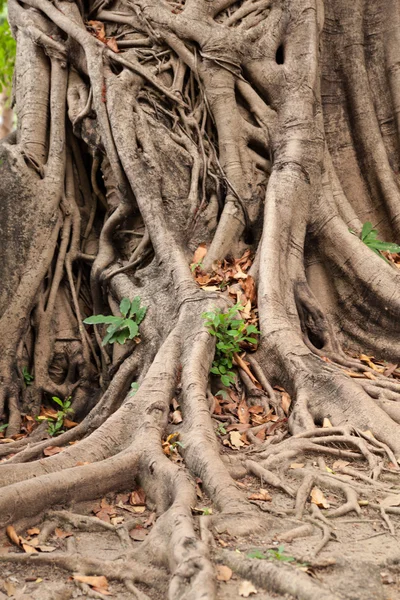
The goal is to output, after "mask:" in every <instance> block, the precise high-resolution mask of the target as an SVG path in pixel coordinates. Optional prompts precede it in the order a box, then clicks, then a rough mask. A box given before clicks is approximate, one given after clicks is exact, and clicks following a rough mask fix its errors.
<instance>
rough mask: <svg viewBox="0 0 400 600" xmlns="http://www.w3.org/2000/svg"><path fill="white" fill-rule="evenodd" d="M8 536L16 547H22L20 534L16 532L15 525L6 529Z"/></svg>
mask: <svg viewBox="0 0 400 600" xmlns="http://www.w3.org/2000/svg"><path fill="white" fill-rule="evenodd" d="M6 534H7V536H8V538H9V540H10V541H11V542H12V543H13V544H15V545H16V546H19V545H20V540H21V538H20V537H19V535H18V533H17V532H16V531H15V528H14V527H13V525H9V526H8V527H6Z"/></svg>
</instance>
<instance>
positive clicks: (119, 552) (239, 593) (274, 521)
mask: <svg viewBox="0 0 400 600" xmlns="http://www.w3.org/2000/svg"><path fill="white" fill-rule="evenodd" d="M221 442H222V440H221ZM221 451H222V452H225V453H234V452H248V450H247V449H246V448H245V447H244V448H241V449H238V450H232V449H230V448H227V447H226V446H223V445H222V444H221ZM177 459H178V460H179V458H177ZM302 460H303V462H302V463H293V464H292V465H291V467H292V468H291V469H289V473H288V477H287V479H286V481H287V483H288V484H289V483H293V484H294V483H295V481H294V478H293V481H292V482H291V481H290V479H291V478H290V471H291V470H292V472H293V471H295V470H296V469H302V468H307V467H309V468H320V466H321V465H320V466H318V465H317V461H316V458H315V456H313V455H311V454H310V455H304V456H303V459H302ZM335 460H336V459H335V458H332V459H330V458H328V460H326V463H325V468H328V469H331V470H332V471H333V470H334V468H335V464H334V463H335ZM342 462H343V461H342ZM351 464H352V467H354V468H355V469H357V470H358V471H359V472H360V473H361V474H362V473H364V474H365V473H366V466H365V463H361V462H357V461H354V462H353V461H351ZM397 478H398V474H395V473H394V472H391V471H390V469H387V470H386V472H385V473H384V474H382V475H381V477H380V481H381V482H385V483H386V484H388V485H393V483H394V482H395V481H396V479H397ZM237 484H238V486H239V487H240V488H241V489H242V490H244V491H245V493H246V494H247V496H248V498H249V499H252V497H253V498H254V497H256V496H257V495H260V494H261V496H264V498H265V500H260V501H258V504H259V506H260V507H261V506H262V508H263V509H264V511H268V516H267V521H266V526H265V529H264V530H263V531H261V532H258V533H254V534H253V535H246V536H241V535H238V534H237V532H236V531H235V526H234V525H230V526H229V527H228V529H227V530H225V531H221V532H218V531H216V530H215V529H213V528H212V527H211V529H210V530H211V532H212V543H211V545H210V546H211V547H210V554H211V557H214V558H216V563H219V564H217V566H216V575H217V580H218V581H217V590H218V591H217V598H218V599H219V600H228V599H230V600H231V599H233V598H241V597H252V598H256V599H259V600H269V599H271V600H272V598H277V599H278V598H279V599H282V598H291V596H289V595H285V596H282V595H279V594H275V593H273V592H270V591H269V590H266V589H262V588H261V587H260V586H258V585H254V584H250V582H247V583H246V580H245V579H244V578H243V577H240V576H239V575H237V574H236V573H235V572H232V571H231V570H230V569H229V568H228V567H227V566H223V562H224V561H223V558H222V559H221V556H223V554H222V553H223V552H224V551H225V552H226V551H231V552H234V553H235V554H237V555H239V553H240V555H241V556H243V557H246V558H248V559H250V560H251V561H261V560H266V561H272V562H274V563H275V564H278V565H279V564H283V563H285V565H290V568H292V569H300V570H303V571H304V572H306V573H307V574H308V575H309V576H310V577H312V578H315V579H316V580H318V581H319V582H321V583H322V584H323V585H324V586H326V587H327V589H330V590H331V591H332V592H335V593H336V594H337V595H338V597H339V598H347V599H352V600H361V599H363V600H397V599H400V568H399V567H400V565H399V563H398V562H397V563H396V561H393V563H392V564H390V559H393V557H396V556H397V557H399V534H400V515H391V516H390V522H391V523H390V526H391V528H392V532H391V531H390V530H389V526H388V524H387V523H386V522H385V521H384V520H383V519H382V518H381V516H380V514H379V512H378V513H377V511H376V510H373V509H372V508H370V507H369V505H365V506H363V502H362V499H361V501H360V504H361V511H362V512H361V515H357V514H355V513H349V514H347V515H346V516H343V517H338V518H335V519H332V521H333V523H332V526H333V529H332V534H331V539H330V540H329V542H328V543H327V544H326V546H325V547H324V548H323V549H322V551H321V552H320V553H319V554H318V557H317V558H316V559H314V560H313V559H310V558H309V557H311V556H312V555H313V552H314V551H315V549H316V547H317V546H318V545H319V544H320V542H321V538H322V532H321V531H320V530H319V529H318V528H317V527H314V528H313V529H312V532H311V535H308V536H307V537H301V538H297V539H293V540H292V541H290V540H287V539H286V540H285V541H282V540H284V539H285V532H287V531H289V530H293V529H294V528H296V526H299V525H301V523H300V522H299V521H296V519H295V518H294V516H291V515H290V509H291V508H293V504H294V501H293V499H292V498H289V497H288V496H287V495H286V494H285V493H284V492H281V491H279V490H277V489H275V488H273V487H271V486H268V485H267V484H262V485H261V490H264V491H261V492H260V481H259V479H257V478H255V477H249V476H247V477H245V478H243V479H242V480H240V481H238V483H237ZM384 496H385V493H384V494H382V493H381V492H377V494H376V502H379V501H381V500H382V498H383V497H384ZM322 502H327V503H329V507H330V509H332V508H333V509H334V508H335V507H337V506H340V505H341V504H342V503H343V500H342V498H341V497H340V495H335V494H333V493H329V494H326V496H324V498H323V500H322ZM209 506H210V503H209V501H208V499H207V497H206V496H205V494H204V493H203V492H202V490H201V482H199V483H198V507H193V509H194V514H195V515H196V514H198V516H196V517H195V518H196V520H197V522H198V530H199V532H200V529H201V527H200V522H201V520H207V519H208V520H210V519H212V516H213V514H214V511H213V509H212V508H210V507H209ZM309 507H310V504H309V503H308V508H309ZM57 510H61V511H69V515H70V516H71V513H73V514H74V515H78V514H79V515H86V516H89V517H91V519H90V523H89V525H88V527H87V531H85V528H84V527H83V528H81V527H80V528H79V529H76V528H74V527H73V526H72V525H71V522H68V517H67V519H66V521H65V522H64V525H60V518H59V516H58V517H57V519H56V520H54V518H52V515H48V516H47V518H46V519H45V520H44V521H41V522H32V523H31V524H30V525H28V524H26V523H25V526H24V528H23V529H21V528H17V529H18V534H16V532H15V530H14V532H13V530H12V529H11V530H10V529H9V530H8V535H6V533H5V532H2V534H4V535H3V536H2V538H0V557H1V556H3V557H4V555H5V554H7V553H9V552H12V553H15V552H16V543H17V544H19V545H20V549H19V552H21V553H22V552H24V551H25V552H26V551H28V554H29V556H27V562H26V563H25V564H15V563H7V562H5V563H3V564H0V600H3V599H5V598H15V599H16V600H17V599H18V600H67V599H69V598H79V597H85V596H88V597H98V598H105V597H108V596H109V597H114V598H118V599H120V600H128V599H135V598H136V595H135V594H133V593H130V592H128V591H127V590H126V589H125V588H124V586H123V585H122V584H120V583H118V582H115V581H112V580H107V579H106V578H104V577H102V578H101V579H99V578H95V577H88V578H87V580H85V579H83V580H82V581H79V571H77V572H76V573H75V574H74V575H71V573H70V572H67V571H65V570H62V569H59V568H57V567H55V566H53V565H51V564H50V565H40V564H37V562H36V561H35V558H36V557H38V556H40V555H41V556H43V554H45V553H46V554H47V555H48V556H49V558H50V555H53V556H54V557H56V556H57V555H58V556H59V555H60V554H63V555H64V554H68V553H72V554H73V555H74V556H75V558H76V557H79V556H82V557H84V556H85V557H90V558H96V559H100V560H107V561H113V560H115V561H118V558H119V557H121V556H123V555H124V553H125V552H126V545H125V546H124V543H123V541H121V536H119V535H117V534H116V530H117V529H118V527H119V526H121V525H127V527H128V530H129V532H130V538H131V539H130V543H131V544H132V546H133V547H134V548H135V547H136V548H138V547H140V544H142V543H143V540H145V538H146V536H147V534H148V533H149V531H150V530H151V527H152V526H153V523H154V520H155V515H154V513H152V512H151V510H150V509H149V508H148V507H147V506H146V498H145V497H144V494H143V492H142V491H141V490H140V489H137V490H133V491H132V492H130V493H128V492H126V493H121V494H117V495H111V496H108V497H106V498H103V499H99V501H98V502H95V503H94V502H87V503H82V504H79V505H75V506H60V507H57ZM322 512H323V513H324V512H325V513H326V514H327V515H329V510H327V511H324V510H322ZM208 513H211V514H208ZM64 514H65V513H64ZM53 516H54V514H53ZM94 519H95V520H96V521H97V522H100V523H98V525H99V527H100V530H97V531H96V529H98V528H97V527H96V524H95V522H94V521H93V520H94ZM61 521H62V519H61ZM57 523H58V526H57V527H56V525H57ZM107 526H108V527H110V530H106V527H107ZM55 527H56V528H55ZM103 527H104V531H103V530H102V528H103ZM113 527H115V528H116V529H115V531H113V530H112V529H113ZM54 528H55V529H54ZM13 533H15V534H16V535H17V536H20V537H16V538H15V539H14V543H13V541H11V539H10V537H11V538H12V537H13ZM43 534H44V535H43ZM38 536H42V537H41V538H40V537H39V542H41V544H40V550H39V552H38V553H35V552H34V550H33V548H34V547H35V546H36V547H37V546H38V545H39V542H38ZM21 538H22V539H21ZM29 546H30V547H29ZM17 551H18V550H17ZM3 560H4V558H3ZM78 563H79V558H78ZM98 575H99V576H102V573H101V572H99V573H98ZM74 577H78V579H76V578H75V579H74ZM85 581H86V582H87V583H85ZM167 586H168V578H167V577H166V578H165V585H164V582H162V581H160V582H157V584H156V585H155V586H154V587H153V588H149V587H146V586H140V585H139V586H138V588H139V589H140V588H141V589H142V591H143V592H144V593H146V594H147V595H148V597H149V598H151V599H152V600H161V599H165V598H167V596H168V591H167V589H168V588H167ZM246 594H249V596H247V595H246Z"/></svg>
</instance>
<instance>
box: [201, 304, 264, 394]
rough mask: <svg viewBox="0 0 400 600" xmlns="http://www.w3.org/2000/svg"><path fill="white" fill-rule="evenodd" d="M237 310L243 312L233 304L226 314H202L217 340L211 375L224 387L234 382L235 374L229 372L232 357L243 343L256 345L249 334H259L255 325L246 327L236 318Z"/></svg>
mask: <svg viewBox="0 0 400 600" xmlns="http://www.w3.org/2000/svg"><path fill="white" fill-rule="evenodd" d="M239 310H243V306H241V305H240V304H235V306H232V308H230V309H229V310H228V311H227V312H226V313H224V312H222V311H214V312H206V313H203V314H202V317H203V319H204V321H205V325H206V327H207V330H208V332H209V333H210V334H211V335H213V336H215V337H216V338H217V343H216V350H215V357H214V362H213V364H212V367H211V373H214V375H219V376H220V378H221V381H222V383H223V385H225V386H226V387H229V386H230V385H231V384H232V383H234V381H235V374H234V372H233V371H232V370H231V369H232V366H233V359H234V355H235V354H236V353H238V352H240V351H241V345H242V344H243V343H244V342H248V343H250V344H257V340H256V338H254V337H251V334H253V335H254V334H255V335H257V334H259V333H260V332H259V331H258V329H257V327H256V326H255V325H247V324H246V321H245V320H244V319H238V318H237V313H238V311H239Z"/></svg>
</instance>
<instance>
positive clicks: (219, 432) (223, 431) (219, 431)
mask: <svg viewBox="0 0 400 600" xmlns="http://www.w3.org/2000/svg"><path fill="white" fill-rule="evenodd" d="M227 433H228V432H227V431H226V428H225V425H224V423H219V425H218V427H217V435H226V434H227Z"/></svg>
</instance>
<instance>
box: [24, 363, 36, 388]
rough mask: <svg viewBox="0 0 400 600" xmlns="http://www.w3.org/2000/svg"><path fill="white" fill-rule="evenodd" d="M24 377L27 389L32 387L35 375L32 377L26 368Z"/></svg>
mask: <svg viewBox="0 0 400 600" xmlns="http://www.w3.org/2000/svg"><path fill="white" fill-rule="evenodd" d="M22 376H23V378H24V383H25V387H28V386H29V385H32V381H33V380H34V379H35V378H34V376H33V375H31V374H30V373H29V371H28V369H27V368H26V367H22Z"/></svg>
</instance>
